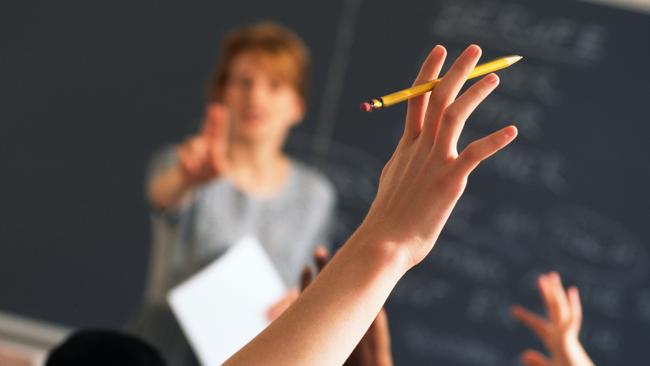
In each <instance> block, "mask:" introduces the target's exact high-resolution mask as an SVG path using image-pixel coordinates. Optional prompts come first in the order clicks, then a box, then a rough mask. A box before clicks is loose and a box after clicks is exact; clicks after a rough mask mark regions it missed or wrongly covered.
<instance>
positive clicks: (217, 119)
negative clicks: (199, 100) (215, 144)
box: [201, 103, 228, 141]
mask: <svg viewBox="0 0 650 366" xmlns="http://www.w3.org/2000/svg"><path fill="white" fill-rule="evenodd" d="M227 131H228V111H227V110H226V107H224V106H222V105H221V104H217V103H213V104H210V105H209V106H208V107H207V108H206V111H205V119H204V120H203V127H202V130H201V135H202V136H204V137H205V138H207V139H209V140H213V141H214V140H218V141H221V140H223V139H225V138H226V135H227Z"/></svg>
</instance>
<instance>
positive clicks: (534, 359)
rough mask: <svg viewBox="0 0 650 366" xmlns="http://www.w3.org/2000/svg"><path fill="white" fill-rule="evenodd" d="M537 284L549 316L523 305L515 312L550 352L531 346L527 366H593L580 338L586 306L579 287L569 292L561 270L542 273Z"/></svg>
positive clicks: (525, 360)
mask: <svg viewBox="0 0 650 366" xmlns="http://www.w3.org/2000/svg"><path fill="white" fill-rule="evenodd" d="M537 285H538V287H539V292H540V294H541V296H542V300H543V302H544V307H545V308H546V313H547V316H546V317H544V316H541V315H538V314H535V313H533V312H531V311H530V310H528V309H526V308H524V307H522V306H519V305H515V306H513V307H512V313H513V315H514V316H515V318H517V319H518V320H519V321H520V322H521V323H522V324H524V325H525V326H526V327H527V328H528V329H530V331H531V332H532V333H533V334H534V335H535V336H537V338H539V340H540V341H541V342H542V343H543V344H544V346H545V347H546V350H547V351H548V353H549V354H548V356H547V355H544V354H542V353H541V352H539V351H536V350H533V349H527V350H525V351H524V352H523V353H522V354H521V361H522V362H523V363H524V364H525V365H527V366H593V365H594V363H593V362H592V361H591V359H590V358H589V355H588V354H587V352H586V351H585V349H584V347H583V346H582V344H581V343H580V339H579V334H580V326H581V325H582V305H581V303H580V294H579V292H578V289H577V288H576V287H575V286H571V287H569V289H568V290H566V291H565V290H564V286H563V285H562V280H561V279H560V275H559V274H558V273H557V272H550V273H546V274H542V275H540V276H539V277H538V279H537Z"/></svg>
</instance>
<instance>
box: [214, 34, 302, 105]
mask: <svg viewBox="0 0 650 366" xmlns="http://www.w3.org/2000/svg"><path fill="white" fill-rule="evenodd" d="M243 52H256V53H258V54H259V55H260V56H261V57H262V59H263V61H264V62H265V63H266V66H267V67H268V71H269V72H271V73H272V74H274V76H275V77H278V78H279V79H280V80H282V81H286V82H288V83H289V84H290V85H291V86H292V87H293V88H294V89H295V90H296V92H297V93H298V95H299V96H300V97H301V98H302V99H303V101H306V100H307V94H308V83H309V80H308V75H309V71H310V67H311V65H310V64H311V62H310V59H309V51H308V50H307V47H306V46H305V44H304V43H303V41H302V40H301V39H300V37H299V36H298V35H297V34H296V33H294V32H293V31H291V30H289V29H288V28H286V27H283V26H281V25H278V24H276V23H273V22H261V23H256V24H253V25H249V26H246V27H243V28H240V29H235V30H234V31H231V32H230V33H229V34H228V35H226V37H225V38H224V39H223V41H222V42H221V46H220V51H219V59H218V61H217V63H216V65H215V67H214V70H213V72H212V76H211V78H210V81H209V83H208V88H207V89H208V90H207V97H208V101H209V102H222V101H223V93H224V88H225V85H226V83H227V82H228V78H229V76H230V68H231V66H232V61H233V60H234V59H235V57H237V56H238V55H240V54H241V53H243Z"/></svg>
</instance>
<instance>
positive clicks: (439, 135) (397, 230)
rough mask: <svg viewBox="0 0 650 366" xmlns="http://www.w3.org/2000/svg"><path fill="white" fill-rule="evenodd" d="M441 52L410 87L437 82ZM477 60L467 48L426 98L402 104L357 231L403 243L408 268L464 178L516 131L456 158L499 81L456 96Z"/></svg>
mask: <svg viewBox="0 0 650 366" xmlns="http://www.w3.org/2000/svg"><path fill="white" fill-rule="evenodd" d="M445 54H446V51H445V49H444V48H443V47H442V46H436V47H435V48H434V49H433V50H432V52H431V53H430V54H429V56H428V57H427V59H426V60H425V62H424V64H423V66H422V68H421V70H420V74H419V75H418V77H417V79H416V80H415V83H414V84H420V83H423V82H426V81H429V80H432V79H435V78H437V77H438V73H439V72H440V69H441V68H442V65H443V63H444V60H445ZM480 55H481V49H480V48H479V47H478V46H476V45H472V46H469V47H468V48H467V49H466V50H465V51H464V52H463V53H462V54H461V55H460V56H459V57H458V59H457V60H456V62H455V63H454V65H453V66H452V67H451V69H450V70H449V72H448V73H447V74H446V75H445V76H444V77H443V79H442V81H441V82H440V84H438V86H437V87H436V88H435V89H434V90H433V91H432V92H431V93H429V94H430V95H429V94H425V95H423V96H420V97H417V98H412V99H411V100H409V105H408V111H407V114H406V123H405V128H404V134H403V136H402V138H401V140H400V142H399V144H398V146H397V148H396V150H395V152H394V154H393V156H392V158H391V159H390V160H389V162H388V163H387V164H386V166H385V167H384V170H383V172H382V174H381V178H380V181H379V189H378V193H377V197H376V198H375V201H374V202H373V204H372V206H371V208H370V211H369V213H368V216H367V217H366V220H365V221H364V223H363V224H362V227H361V228H360V230H363V228H365V227H369V228H372V229H371V230H370V231H372V232H374V234H375V236H376V237H381V238H382V240H388V241H389V242H393V243H409V245H408V247H409V248H408V258H407V261H408V262H409V264H410V266H413V265H415V264H417V263H419V262H420V261H421V260H422V259H423V258H424V257H425V256H426V255H427V254H428V253H429V251H430V250H431V249H432V247H433V245H434V243H435V241H436V239H437V238H438V235H439V234H440V231H441V230H442V227H443V226H444V224H445V222H446V221H447V219H448V217H449V215H450V213H451V210H452V209H453V207H454V205H455V204H456V201H457V200H458V199H459V198H460V196H461V194H462V193H463V191H464V189H465V185H466V183H467V178H468V176H469V174H470V173H471V172H472V171H473V170H474V169H475V168H476V167H477V166H478V165H479V163H480V162H481V161H483V160H484V159H486V158H488V157H489V156H491V155H492V154H494V153H495V152H497V151H498V150H500V149H501V148H503V147H505V146H506V145H508V144H509V143H510V142H511V141H512V140H514V138H515V137H516V135H517V129H516V128H515V127H514V126H509V127H505V128H503V129H502V130H500V131H497V132H495V133H493V134H491V135H489V136H486V137H484V138H482V139H480V140H477V141H474V142H472V143H471V144H469V145H468V146H467V147H466V148H465V150H464V151H462V152H461V153H460V154H459V153H458V152H457V150H456V145H457V144H458V139H459V137H460V133H461V131H462V129H463V126H464V124H465V121H466V120H467V119H468V118H469V116H470V114H471V113H472V112H473V111H474V109H476V107H477V106H478V105H479V104H480V103H481V102H482V101H483V100H484V99H485V98H486V97H487V96H488V95H489V94H490V93H491V92H492V91H493V90H494V89H495V88H496V87H497V85H498V83H499V78H498V77H497V76H496V75H495V74H490V75H487V76H485V77H484V78H483V79H482V80H480V81H479V82H477V83H476V84H474V85H472V86H471V87H470V88H469V89H468V90H467V91H466V92H464V93H463V94H462V95H461V96H460V97H458V98H457V95H458V94H459V92H460V90H461V88H462V86H463V84H464V83H465V80H467V76H468V75H469V74H470V72H471V71H472V69H473V68H474V67H475V66H476V63H477V62H478V60H479V58H480Z"/></svg>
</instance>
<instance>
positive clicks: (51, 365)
mask: <svg viewBox="0 0 650 366" xmlns="http://www.w3.org/2000/svg"><path fill="white" fill-rule="evenodd" d="M82 365H83V366H87V365H93V366H115V365H122V366H164V365H165V361H164V360H163V358H162V357H161V356H160V353H158V351H156V349H155V348H153V347H152V346H151V345H149V344H147V343H145V342H144V341H143V340H141V339H139V338H136V337H134V336H131V335H128V334H124V333H120V332H116V331H110V330H83V331H78V332H75V333H73V334H72V335H71V336H70V337H68V338H67V339H66V340H65V341H64V342H63V343H61V344H60V345H59V346H57V347H56V348H54V349H53V350H52V351H51V352H50V354H49V355H48V357H47V360H46V361H45V366H82Z"/></svg>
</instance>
